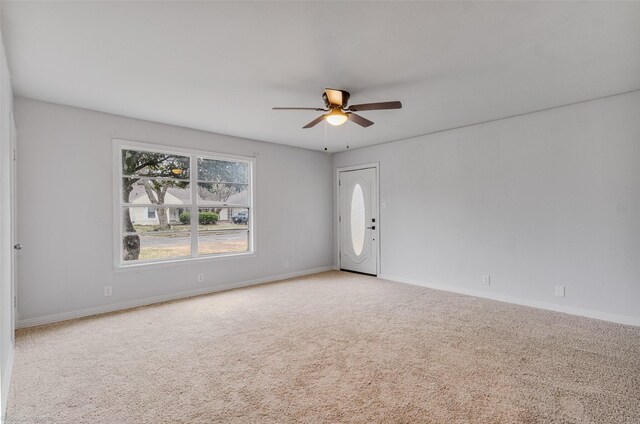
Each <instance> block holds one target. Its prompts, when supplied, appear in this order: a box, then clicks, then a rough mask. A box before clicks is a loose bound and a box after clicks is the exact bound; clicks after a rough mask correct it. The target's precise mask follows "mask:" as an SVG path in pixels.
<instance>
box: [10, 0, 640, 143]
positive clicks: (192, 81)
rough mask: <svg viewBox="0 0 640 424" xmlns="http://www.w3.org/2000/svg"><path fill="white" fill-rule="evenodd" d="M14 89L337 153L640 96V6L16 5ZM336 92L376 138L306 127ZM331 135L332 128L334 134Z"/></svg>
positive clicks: (346, 128)
mask: <svg viewBox="0 0 640 424" xmlns="http://www.w3.org/2000/svg"><path fill="white" fill-rule="evenodd" d="M2 12H3V18H2V30H3V34H4V40H5V44H6V47H7V51H8V61H9V65H10V69H11V73H12V79H13V84H14V88H15V93H16V94H17V95H19V96H25V97H30V98H34V99H40V100H45V101H50V102H55V103H61V104H66V105H72V106H78V107H83V108H88V109H95V110H99V111H104V112H111V113H116V114H121V115H125V116H131V117H135V118H142V119H148V120H152V121H158V122H164V123H168V124H175V125H181V126H185V127H191V128H197V129H202V130H207V131H213V132H217V133H223V134H231V135H236V136H241V137H247V138H252V139H257V140H264V141H270V142H274V143H283V144H289V145H294V146H299V147H304V148H310V149H318V150H322V149H324V148H325V147H327V148H328V150H329V151H340V150H344V149H345V148H346V146H347V145H349V146H350V147H351V148H356V147H361V146H365V145H371V144H375V143H381V142H386V141H391V140H398V139H402V138H407V137H412V136H416V135H420V134H425V133H430V132H435V131H439V130H444V129H448V128H453V127H458V126H461V125H467V124H472V123H476V122H481V121H486V120H491V119H497V118H501V117H506V116H510V115H514V114H520V113H526V112H530V111H534V110H539V109H544V108H549V107H554V106H559V105H563V104H569V103H572V102H576V101H581V100H586V99H590V98H596V97H600V96H605V95H610V94H614V93H620V92H625V91H629V90H636V89H640V3H639V2H632V3H619V2H605V3H597V2H585V3H577V2H568V3H564V2H535V3H530V2H498V3H493V2H491V3H487V2H475V3H461V2H437V3H431V2H409V3H404V2H324V1H323V2H258V3H249V2H229V3H226V2H225V3H221V2H199V3H191V2H44V3H38V2H5V3H3V5H2ZM325 87H332V88H340V89H345V90H348V91H350V92H351V99H352V101H351V103H352V104H354V103H366V102H375V101H386V100H400V101H402V103H403V105H404V108H403V109H401V110H392V111H377V112H362V113H361V114H362V115H363V116H365V117H366V118H369V119H371V120H373V121H375V125H373V126H372V127H370V128H367V129H363V128H360V127H358V126H356V125H355V124H352V123H348V124H347V125H343V126H341V127H335V128H334V127H330V126H327V125H325V124H320V125H318V126H316V127H315V128H313V129H308V130H303V129H302V128H301V127H302V126H303V125H304V124H306V123H307V122H309V121H311V120H312V119H313V118H315V117H316V116H317V112H313V111H287V112H284V111H278V112H276V111H272V110H271V107H272V106H311V107H315V106H318V107H320V106H322V105H323V103H322V99H321V94H322V91H323V89H324V88H325ZM325 127H328V128H325Z"/></svg>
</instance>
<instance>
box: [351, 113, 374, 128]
mask: <svg viewBox="0 0 640 424" xmlns="http://www.w3.org/2000/svg"><path fill="white" fill-rule="evenodd" d="M349 120H350V121H351V122H355V123H356V124H358V125H360V126H361V127H365V128H367V127H370V126H371V125H373V121H369V120H368V119H367V118H363V117H362V116H360V115H356V114H355V113H349Z"/></svg>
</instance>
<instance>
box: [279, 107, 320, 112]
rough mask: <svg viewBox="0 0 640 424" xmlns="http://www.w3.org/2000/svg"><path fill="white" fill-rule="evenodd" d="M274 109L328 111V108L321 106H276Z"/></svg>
mask: <svg viewBox="0 0 640 424" xmlns="http://www.w3.org/2000/svg"><path fill="white" fill-rule="evenodd" d="M271 109H273V110H315V111H318V112H327V109H322V108H321V107H274V108H271Z"/></svg>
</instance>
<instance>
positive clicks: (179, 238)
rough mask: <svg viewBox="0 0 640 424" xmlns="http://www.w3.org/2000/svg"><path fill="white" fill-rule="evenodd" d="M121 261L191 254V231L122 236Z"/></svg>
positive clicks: (168, 257)
mask: <svg viewBox="0 0 640 424" xmlns="http://www.w3.org/2000/svg"><path fill="white" fill-rule="evenodd" d="M122 241H123V250H122V260H123V261H135V260H140V261H148V260H154V259H155V260H158V259H170V258H185V257H190V256H191V232H188V231H183V232H153V231H148V232H141V233H129V234H125V235H124V236H123V237H122Z"/></svg>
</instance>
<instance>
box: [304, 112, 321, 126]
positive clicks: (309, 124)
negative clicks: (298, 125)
mask: <svg viewBox="0 0 640 424" xmlns="http://www.w3.org/2000/svg"><path fill="white" fill-rule="evenodd" d="M323 119H324V115H320V116H318V117H317V118H316V119H314V120H313V121H311V122H309V123H308V124H307V125H305V126H304V127H302V128H311V127H315V126H316V125H318V124H319V123H320V122H322V120H323Z"/></svg>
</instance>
